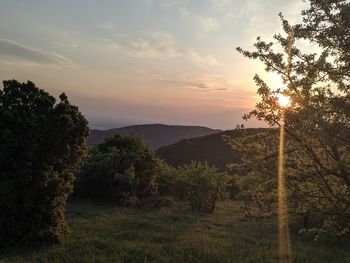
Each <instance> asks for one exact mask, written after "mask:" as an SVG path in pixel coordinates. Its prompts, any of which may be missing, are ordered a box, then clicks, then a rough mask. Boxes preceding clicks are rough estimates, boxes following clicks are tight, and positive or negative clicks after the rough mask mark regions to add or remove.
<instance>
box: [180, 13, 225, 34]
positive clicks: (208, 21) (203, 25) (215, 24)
mask: <svg viewBox="0 0 350 263" xmlns="http://www.w3.org/2000/svg"><path fill="white" fill-rule="evenodd" d="M179 12H180V15H181V16H182V17H183V18H186V19H188V20H189V21H191V22H192V21H194V22H195V23H196V24H197V26H198V27H199V32H198V33H199V35H202V34H205V33H208V32H210V31H214V30H218V29H220V27H221V23H220V21H219V20H217V19H215V18H213V17H209V16H204V15H198V14H194V13H192V12H190V11H189V10H188V9H186V8H184V7H181V8H179Z"/></svg>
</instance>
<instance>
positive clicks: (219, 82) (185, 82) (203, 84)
mask: <svg viewBox="0 0 350 263" xmlns="http://www.w3.org/2000/svg"><path fill="white" fill-rule="evenodd" d="M150 80H152V81H156V82H161V83H163V84H168V85H175V86H178V87H184V88H191V89H197V90H199V91H202V92H203V91H205V92H224V91H231V90H232V89H233V88H234V85H233V83H232V82H231V81H230V80H229V79H228V78H226V77H225V76H222V75H219V74H198V75H179V76H175V77H165V76H162V75H159V74H154V75H151V77H150Z"/></svg>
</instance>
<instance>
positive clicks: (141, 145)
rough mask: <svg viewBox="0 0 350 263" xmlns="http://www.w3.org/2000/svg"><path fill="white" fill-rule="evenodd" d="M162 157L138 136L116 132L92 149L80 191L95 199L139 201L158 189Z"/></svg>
mask: <svg viewBox="0 0 350 263" xmlns="http://www.w3.org/2000/svg"><path fill="white" fill-rule="evenodd" d="M158 165H159V160H158V159H157V158H156V157H155V154H154V152H153V151H152V150H151V149H150V148H149V146H148V145H147V144H146V143H145V142H144V141H143V140H142V139H141V138H139V137H136V136H134V135H119V134H117V135H114V136H112V137H108V138H106V139H105V141H104V142H103V143H101V144H99V145H97V146H96V147H94V148H93V149H92V150H91V152H90V157H89V159H88V160H87V161H86V163H85V164H84V166H83V168H82V171H81V173H80V174H79V176H78V182H77V187H76V192H77V195H80V196H81V197H87V198H91V199H93V200H107V201H126V202H128V201H131V200H133V203H135V204H136V203H137V201H138V200H139V199H141V198H143V197H145V196H149V195H151V194H153V193H154V192H155V191H156V184H155V176H156V172H157V169H158Z"/></svg>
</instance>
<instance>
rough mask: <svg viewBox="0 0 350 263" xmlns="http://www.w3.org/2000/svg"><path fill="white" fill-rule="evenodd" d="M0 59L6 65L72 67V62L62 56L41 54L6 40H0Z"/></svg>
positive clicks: (38, 51) (39, 51) (36, 50)
mask: <svg viewBox="0 0 350 263" xmlns="http://www.w3.org/2000/svg"><path fill="white" fill-rule="evenodd" d="M0 58H1V60H2V61H4V62H6V63H16V64H17V63H20V64H31V65H33V64H34V65H35V64H36V65H54V66H60V67H71V66H73V62H72V61H71V60H69V59H68V58H66V57H64V56H62V55H59V54H53V53H47V52H43V51H41V50H38V49H34V48H32V47H29V46H25V45H23V44H19V43H17V42H15V41H12V40H6V39H0Z"/></svg>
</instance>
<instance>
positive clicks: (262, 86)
mask: <svg viewBox="0 0 350 263" xmlns="http://www.w3.org/2000/svg"><path fill="white" fill-rule="evenodd" d="M309 3H310V7H309V9H308V10H305V11H303V13H302V15H303V22H302V23H301V24H297V25H294V26H292V25H290V24H289V23H288V21H287V20H285V19H284V17H283V16H282V15H281V20H282V24H283V29H284V31H285V36H283V35H281V34H277V35H275V36H274V38H275V40H276V41H277V43H278V44H279V45H280V47H281V48H282V49H281V50H282V51H276V49H275V43H272V42H271V43H267V42H265V41H263V40H261V39H260V38H258V39H257V42H256V43H255V48H256V51H254V52H249V51H244V50H242V49H240V48H238V51H239V52H241V53H242V54H243V55H244V56H246V57H248V58H252V59H259V60H260V61H262V62H263V63H264V64H265V66H266V71H272V72H275V73H277V74H279V75H280V76H281V77H282V79H283V82H284V85H285V89H283V90H277V91H273V90H271V89H270V87H268V85H267V84H266V83H265V82H264V81H263V80H262V79H261V78H260V77H259V76H258V75H256V76H255V81H256V83H257V86H258V87H259V89H258V94H259V95H260V97H261V102H259V103H258V104H257V105H256V108H255V110H254V111H252V112H251V113H250V114H248V115H247V116H245V117H246V118H250V117H257V118H258V119H260V120H264V121H266V122H267V123H268V124H270V125H277V126H278V125H280V122H281V121H282V111H284V112H285V130H286V133H287V149H286V155H287V156H286V175H287V186H288V189H289V197H290V198H289V201H290V202H292V203H291V204H290V208H291V211H292V212H295V213H299V214H302V215H303V216H304V219H306V217H308V216H310V215H312V216H313V218H314V219H315V220H314V224H313V225H312V226H309V227H310V228H309V230H310V231H312V232H314V233H316V234H318V235H319V234H322V233H331V234H334V235H336V236H344V235H348V234H349V230H350V125H349V123H350V44H349V43H350V3H349V1H345V0H327V1H319V0H311V1H309ZM300 40H303V41H304V43H303V44H304V45H302V46H305V45H306V44H307V43H308V44H309V46H310V48H309V49H306V50H304V51H303V50H302V49H301V47H302V46H300V45H299V43H300ZM279 92H280V93H283V94H285V95H287V96H289V97H291V99H292V103H291V105H290V107H288V108H286V109H281V107H280V106H279V105H278V103H277V100H276V93H279ZM271 136H272V137H273V136H276V135H271ZM272 137H270V138H272ZM267 138H268V136H260V137H259V138H255V139H252V138H250V139H249V138H248V139H247V140H245V141H243V143H241V144H240V145H239V144H236V146H237V147H238V148H239V149H241V152H242V154H243V155H244V156H243V158H244V159H245V163H243V166H241V167H245V168H247V171H248V174H250V175H252V176H254V177H256V178H267V179H266V180H260V179H259V180H254V181H255V182H256V184H255V185H252V187H250V188H249V186H248V188H249V189H250V191H251V192H252V195H251V196H250V198H251V199H250V200H253V201H254V203H255V204H256V205H257V206H260V207H264V209H267V207H268V206H269V205H266V204H267V203H266V202H264V205H261V204H259V202H263V201H264V199H266V201H267V202H270V203H271V205H272V203H273V202H272V200H276V198H267V196H265V197H264V199H260V200H258V199H259V198H258V197H257V196H258V195H257V191H260V192H261V194H262V193H263V192H265V193H268V194H274V192H272V191H271V190H272V188H271V187H272V186H273V185H276V184H274V182H273V181H274V180H276V173H275V172H276V169H275V168H276V167H275V163H274V162H273V160H276V156H277V154H276V151H275V152H273V149H276V148H273V147H272V146H276V145H277V144H276V143H275V144H274V143H273V142H271V140H270V139H267ZM272 141H273V139H272ZM276 150H277V149H276ZM253 152H255V155H254V156H253V155H252V153H253ZM271 160H272V161H271ZM264 164H265V165H264ZM253 188H254V189H253ZM254 196H256V197H254ZM273 207H274V206H273V205H272V206H271V208H272V209H273ZM304 221H305V222H308V220H307V219H306V220H304Z"/></svg>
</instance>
